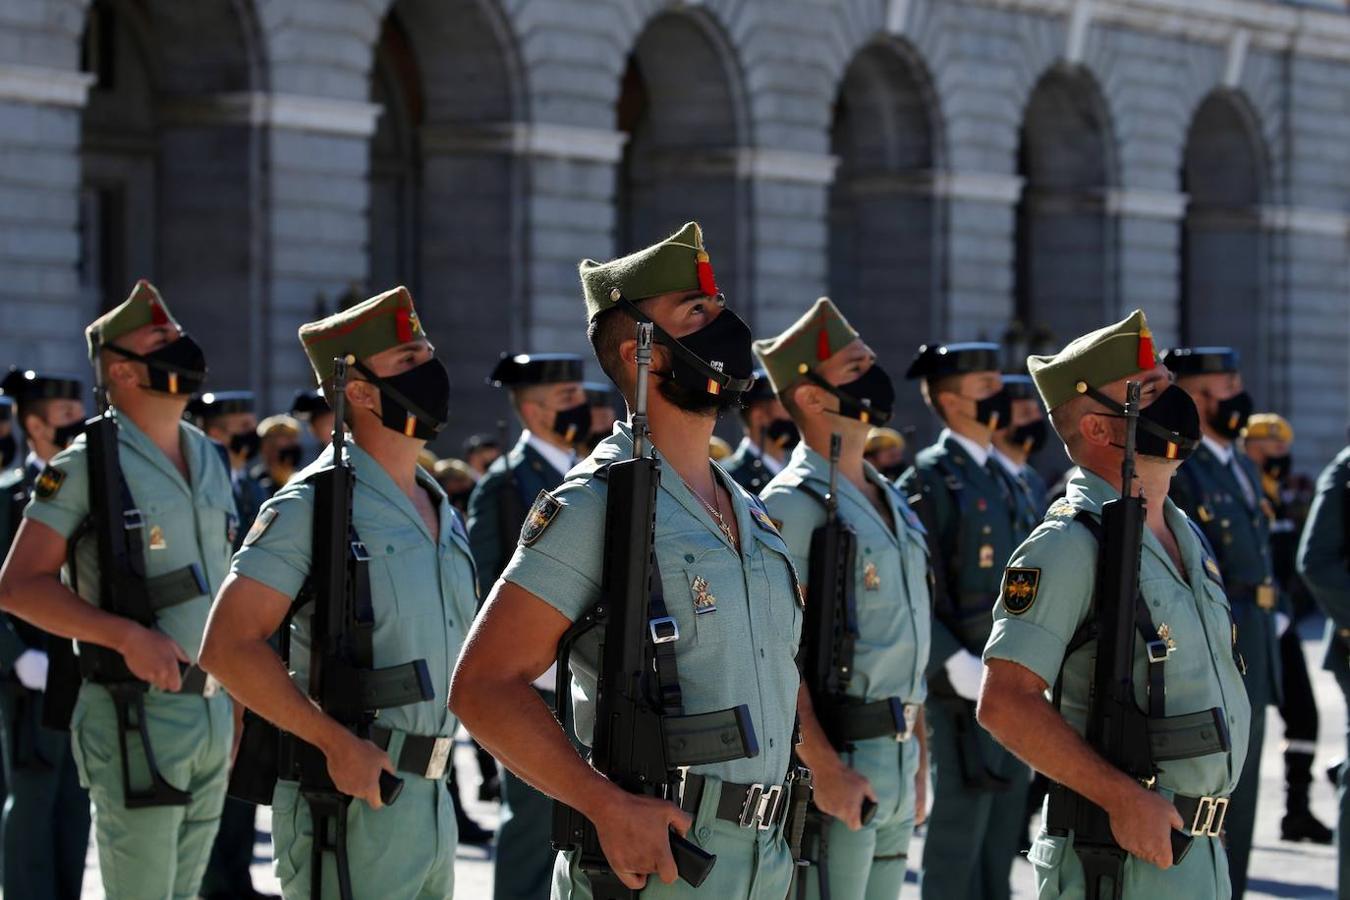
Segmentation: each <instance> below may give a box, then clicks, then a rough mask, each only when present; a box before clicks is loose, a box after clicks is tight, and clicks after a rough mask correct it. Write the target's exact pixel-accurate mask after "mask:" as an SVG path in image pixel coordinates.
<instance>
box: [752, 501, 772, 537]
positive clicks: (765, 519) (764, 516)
mask: <svg viewBox="0 0 1350 900" xmlns="http://www.w3.org/2000/svg"><path fill="white" fill-rule="evenodd" d="M750 515H751V516H752V517H753V518H754V520H755V521H756V522H758V523H759V526H760V527H761V528H763V529H765V530H766V531H772V532H773V533H774V534H777V533H778V524H777V523H776V522H774V520H773V519H770V518H769V514H768V513H766V512H765V511H764V510H762V509H760V508H759V507H757V506H752V507H750Z"/></svg>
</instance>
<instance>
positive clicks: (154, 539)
mask: <svg viewBox="0 0 1350 900" xmlns="http://www.w3.org/2000/svg"><path fill="white" fill-rule="evenodd" d="M168 546H169V542H168V541H166V540H164V529H163V528H160V527H159V526H158V525H151V526H150V549H151V550H166V549H168Z"/></svg>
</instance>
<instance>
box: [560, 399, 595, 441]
mask: <svg viewBox="0 0 1350 900" xmlns="http://www.w3.org/2000/svg"><path fill="white" fill-rule="evenodd" d="M590 430H591V405H590V404H589V403H587V402H586V401H585V400H583V401H581V402H580V403H578V404H577V405H576V406H569V407H568V408H567V409H560V410H558V411H557V412H555V413H554V414H553V433H554V434H556V435H558V437H560V438H562V439H563V440H564V441H566V442H567V443H569V444H575V443H576V442H577V441H579V440H580V439H581V438H583V437H585V435H586V433H587V432H589V431H590Z"/></svg>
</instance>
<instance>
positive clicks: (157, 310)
mask: <svg viewBox="0 0 1350 900" xmlns="http://www.w3.org/2000/svg"><path fill="white" fill-rule="evenodd" d="M150 321H151V322H152V323H153V324H155V325H167V324H169V314H168V313H166V312H165V311H164V307H162V306H160V305H159V304H158V303H156V302H154V301H153V300H152V301H150Z"/></svg>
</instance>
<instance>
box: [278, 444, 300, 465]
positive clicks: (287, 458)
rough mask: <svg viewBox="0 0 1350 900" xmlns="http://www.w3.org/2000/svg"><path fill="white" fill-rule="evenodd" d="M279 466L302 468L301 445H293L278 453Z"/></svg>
mask: <svg viewBox="0 0 1350 900" xmlns="http://www.w3.org/2000/svg"><path fill="white" fill-rule="evenodd" d="M277 465H279V466H290V467H291V468H292V469H298V468H300V445H299V444H292V445H291V446H289V447H282V448H281V449H280V450H279V451H277Z"/></svg>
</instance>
